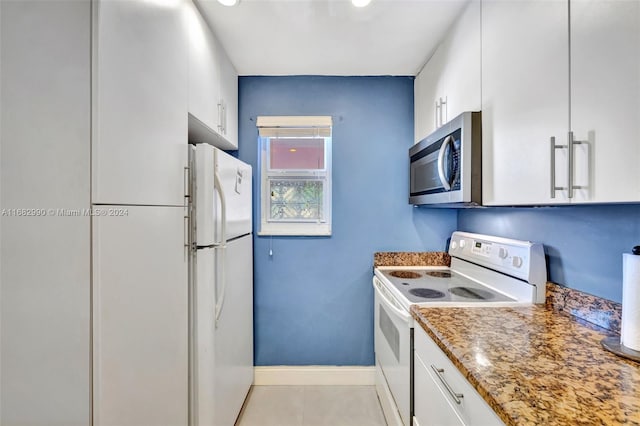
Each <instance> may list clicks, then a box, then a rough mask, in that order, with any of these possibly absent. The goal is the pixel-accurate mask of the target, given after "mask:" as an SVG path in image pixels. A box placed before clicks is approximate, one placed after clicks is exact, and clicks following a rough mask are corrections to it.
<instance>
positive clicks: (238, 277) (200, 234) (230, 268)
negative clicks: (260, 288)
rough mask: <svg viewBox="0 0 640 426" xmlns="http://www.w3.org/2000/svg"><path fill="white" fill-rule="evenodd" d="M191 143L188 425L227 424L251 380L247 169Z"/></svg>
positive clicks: (230, 423)
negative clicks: (189, 419)
mask: <svg viewBox="0 0 640 426" xmlns="http://www.w3.org/2000/svg"><path fill="white" fill-rule="evenodd" d="M190 148H191V149H190V164H191V174H192V179H191V182H192V189H193V191H192V192H191V194H192V199H191V203H192V213H191V218H192V220H191V231H192V234H191V235H192V244H191V247H192V250H191V253H192V256H191V289H192V293H191V298H190V299H191V333H192V339H191V369H192V371H191V378H192V379H191V395H192V397H191V412H192V423H193V424H194V425H197V426H233V424H234V422H235V420H236V417H237V416H238V414H239V413H240V410H241V408H242V404H243V402H244V399H245V397H246V396H247V393H248V391H249V388H250V387H251V384H252V382H253V242H252V234H251V232H252V209H251V195H252V194H251V193H252V187H251V180H252V173H251V166H250V165H248V164H245V163H243V162H241V161H240V160H238V159H236V158H234V157H232V156H231V155H229V154H226V153H225V152H223V151H221V150H219V149H218V148H214V147H213V146H211V145H208V144H197V145H193V146H191V147H190Z"/></svg>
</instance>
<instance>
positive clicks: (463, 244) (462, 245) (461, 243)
mask: <svg viewBox="0 0 640 426" xmlns="http://www.w3.org/2000/svg"><path fill="white" fill-rule="evenodd" d="M466 245H467V242H466V241H465V240H460V248H461V249H463V248H464V246H466Z"/></svg>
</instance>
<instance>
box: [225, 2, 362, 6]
mask: <svg viewBox="0 0 640 426" xmlns="http://www.w3.org/2000/svg"><path fill="white" fill-rule="evenodd" d="M218 1H220V0H218ZM351 3H353V5H354V6H355V7H365V6H367V5H368V4H369V3H371V0H351Z"/></svg>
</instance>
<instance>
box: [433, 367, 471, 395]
mask: <svg viewBox="0 0 640 426" xmlns="http://www.w3.org/2000/svg"><path fill="white" fill-rule="evenodd" d="M431 369H432V370H433V371H434V372H435V373H436V376H438V378H439V379H440V381H441V382H442V384H443V385H444V387H445V389H447V392H449V394H450V395H451V397H452V398H453V400H454V401H455V402H456V404H462V398H464V395H463V394H461V393H456V392H455V391H454V390H453V389H452V388H451V386H450V385H449V383H448V382H447V380H446V379H445V378H444V376H443V373H444V368H438V367H436V366H435V365H433V364H431Z"/></svg>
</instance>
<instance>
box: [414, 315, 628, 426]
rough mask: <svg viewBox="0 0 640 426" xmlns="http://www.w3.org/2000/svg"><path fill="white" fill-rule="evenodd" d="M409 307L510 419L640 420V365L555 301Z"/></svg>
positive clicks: (597, 422) (522, 421)
mask: <svg viewBox="0 0 640 426" xmlns="http://www.w3.org/2000/svg"><path fill="white" fill-rule="evenodd" d="M411 311H412V312H411V313H412V315H413V317H414V318H415V319H416V320H417V322H418V324H419V326H421V327H422V328H423V329H424V330H425V331H426V332H427V334H428V335H430V336H431V337H432V338H433V339H434V340H435V341H436V343H437V344H438V346H439V347H440V348H441V349H442V350H443V351H444V352H445V354H446V355H447V356H448V357H449V359H450V360H451V361H452V362H453V363H454V365H456V367H457V368H458V369H459V370H460V371H461V372H462V374H463V375H464V376H465V377H466V378H467V380H468V381H469V382H470V383H471V384H472V385H473V386H474V387H475V389H476V390H477V391H478V393H480V395H481V396H482V397H483V398H484V399H485V401H487V403H488V404H489V405H490V406H491V407H492V408H493V409H494V410H495V412H496V413H497V415H498V416H499V417H500V418H501V419H502V421H504V422H505V423H506V424H507V425H571V426H573V425H600V424H603V425H604V424H606V425H613V424H640V364H637V363H635V362H632V361H628V360H625V359H623V358H620V357H617V356H616V355H614V354H611V353H609V352H607V351H605V350H604V349H602V347H601V346H600V340H602V338H604V337H606V336H609V335H612V333H611V332H610V331H607V330H605V329H603V328H600V327H598V326H596V325H593V324H590V323H588V322H585V321H582V320H580V319H576V318H575V317H572V316H570V315H569V314H567V313H563V312H558V311H557V310H553V309H552V308H551V307H549V306H545V305H535V306H523V307H513V308H503V307H501V308H496V307H484V308H418V307H416V306H414V307H412V309H411Z"/></svg>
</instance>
